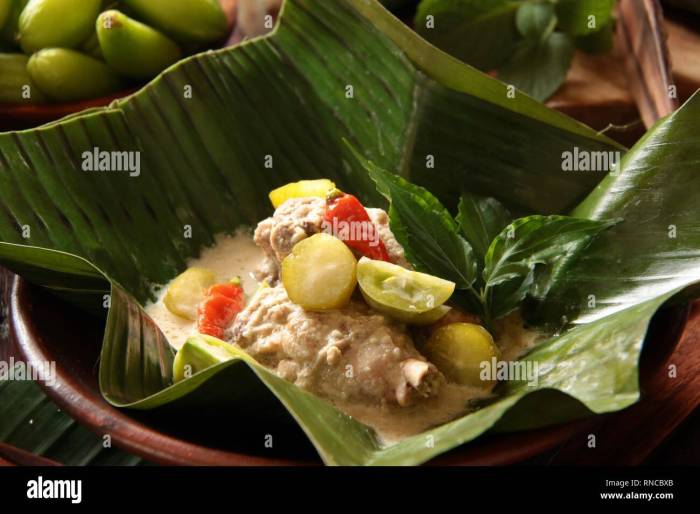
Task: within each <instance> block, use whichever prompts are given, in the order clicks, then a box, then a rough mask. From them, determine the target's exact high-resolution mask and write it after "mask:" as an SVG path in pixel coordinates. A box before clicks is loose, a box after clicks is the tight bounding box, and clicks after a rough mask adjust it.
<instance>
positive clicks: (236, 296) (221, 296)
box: [197, 282, 245, 339]
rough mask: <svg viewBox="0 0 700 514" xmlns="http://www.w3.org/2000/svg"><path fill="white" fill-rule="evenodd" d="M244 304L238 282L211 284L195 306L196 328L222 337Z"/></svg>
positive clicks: (241, 289)
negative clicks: (196, 306)
mask: <svg viewBox="0 0 700 514" xmlns="http://www.w3.org/2000/svg"><path fill="white" fill-rule="evenodd" d="M244 306H245V293H244V292H243V288H242V287H241V285H240V284H237V283H235V282H231V283H228V284H216V285H213V286H211V287H210V288H209V289H208V290H207V292H206V295H205V296H204V300H202V302H201V303H200V304H199V307H198V308H197V330H198V331H199V333H200V334H206V335H209V336H213V337H218V338H219V339H222V338H223V336H224V331H225V330H226V329H227V328H228V327H230V326H231V324H232V323H233V321H234V320H235V319H236V315H237V314H238V313H239V312H241V311H242V310H243V307H244Z"/></svg>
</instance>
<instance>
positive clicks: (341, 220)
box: [325, 193, 391, 262]
mask: <svg viewBox="0 0 700 514" xmlns="http://www.w3.org/2000/svg"><path fill="white" fill-rule="evenodd" d="M325 221H326V222H327V223H329V224H330V226H331V228H332V229H333V235H334V236H336V237H338V238H339V239H341V240H342V241H343V242H344V243H345V244H346V245H348V246H349V247H350V248H352V249H353V250H356V251H358V252H360V253H361V254H362V255H364V256H366V257H369V258H370V259H375V260H381V261H387V262H391V259H390V258H389V253H388V252H387V250H386V246H385V245H384V241H382V239H381V237H380V236H379V232H378V231H377V227H376V226H375V225H374V223H372V220H371V219H370V217H369V214H368V213H367V209H365V207H364V206H363V205H362V203H361V202H360V201H359V200H358V199H357V198H356V197H355V196H353V195H349V194H345V193H340V194H337V195H335V196H330V197H329V198H328V203H327V208H326V214H325Z"/></svg>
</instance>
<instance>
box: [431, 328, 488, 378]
mask: <svg viewBox="0 0 700 514" xmlns="http://www.w3.org/2000/svg"><path fill="white" fill-rule="evenodd" d="M422 353H423V354H424V355H425V357H426V358H427V359H428V360H429V361H430V362H432V363H433V364H435V366H437V368H438V369H439V370H440V371H442V373H443V374H444V375H445V376H446V377H447V379H448V380H450V381H452V382H456V383H457V384H462V385H469V386H473V387H482V388H488V389H490V388H491V387H493V386H494V385H495V383H496V381H495V379H486V378H482V376H481V367H482V363H489V365H490V364H491V360H492V359H493V358H494V357H495V358H496V359H498V357H499V355H500V351H499V349H498V347H497V346H496V344H495V343H494V342H493V337H491V334H490V333H489V332H488V331H487V330H486V329H485V328H484V327H482V326H481V325H475V324H473V323H450V324H449V325H445V326H443V327H440V328H439V329H437V330H436V331H435V332H434V333H433V335H432V336H430V339H428V342H427V343H426V344H425V346H424V347H423V350H422Z"/></svg>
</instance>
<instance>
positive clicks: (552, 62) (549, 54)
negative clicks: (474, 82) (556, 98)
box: [498, 32, 574, 101]
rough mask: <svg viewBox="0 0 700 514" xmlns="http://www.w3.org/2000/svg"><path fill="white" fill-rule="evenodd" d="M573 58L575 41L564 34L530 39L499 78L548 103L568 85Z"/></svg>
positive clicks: (501, 71)
mask: <svg viewBox="0 0 700 514" xmlns="http://www.w3.org/2000/svg"><path fill="white" fill-rule="evenodd" d="M573 56H574V44H573V40H572V39H571V37H569V36H567V35H566V34H562V33H561V32H553V33H552V34H550V35H549V36H548V37H547V38H545V39H544V40H541V41H533V40H529V39H528V40H525V41H523V42H522V43H521V44H520V46H519V47H518V49H517V50H516V51H515V53H514V54H513V55H512V56H511V58H510V59H509V60H508V62H506V63H505V64H504V65H503V67H502V68H500V69H499V70H498V78H499V79H501V80H502V81H503V82H505V83H507V84H512V85H514V86H516V87H517V88H518V89H520V90H521V91H524V92H525V93H527V94H528V95H530V96H532V97H533V98H535V99H537V100H540V101H544V100H546V99H547V98H549V97H550V96H551V95H552V94H553V93H554V92H555V91H556V90H557V89H559V86H561V85H562V84H563V83H564V80H565V79H566V74H567V72H568V71H569V66H571V59H572V58H573Z"/></svg>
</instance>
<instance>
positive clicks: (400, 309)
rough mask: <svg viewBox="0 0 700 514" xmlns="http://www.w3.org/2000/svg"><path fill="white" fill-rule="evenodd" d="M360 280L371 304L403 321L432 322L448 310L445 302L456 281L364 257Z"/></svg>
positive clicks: (360, 267) (358, 271) (364, 295)
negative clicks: (444, 304)
mask: <svg viewBox="0 0 700 514" xmlns="http://www.w3.org/2000/svg"><path fill="white" fill-rule="evenodd" d="M357 281H358V283H359V284H360V291H361V292H362V296H363V297H364V298H365V301H366V302H367V303H368V304H369V305H370V307H372V308H374V309H376V310H378V311H379V312H382V313H384V314H387V315H388V316H391V317H392V318H394V319H397V320H399V321H402V322H404V323H410V324H415V325H429V324H431V323H434V322H436V321H437V320H439V319H440V318H442V316H444V315H445V314H447V312H448V311H449V308H448V307H445V306H443V305H442V304H443V303H445V302H446V301H447V300H448V299H449V298H450V296H452V293H453V292H454V289H455V283H454V282H450V281H449V280H443V279H441V278H438V277H435V276H433V275H428V274H427V273H419V272H417V271H410V270H407V269H405V268H402V267H401V266H397V265H396V264H391V263H389V262H384V261H377V260H372V259H368V258H367V257H362V258H361V259H360V262H358V263H357Z"/></svg>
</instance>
